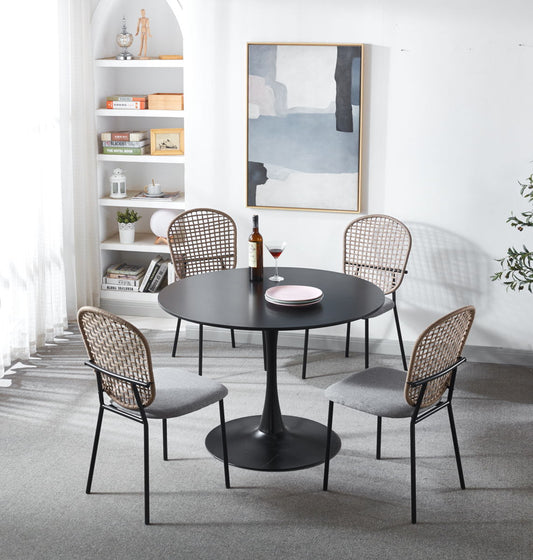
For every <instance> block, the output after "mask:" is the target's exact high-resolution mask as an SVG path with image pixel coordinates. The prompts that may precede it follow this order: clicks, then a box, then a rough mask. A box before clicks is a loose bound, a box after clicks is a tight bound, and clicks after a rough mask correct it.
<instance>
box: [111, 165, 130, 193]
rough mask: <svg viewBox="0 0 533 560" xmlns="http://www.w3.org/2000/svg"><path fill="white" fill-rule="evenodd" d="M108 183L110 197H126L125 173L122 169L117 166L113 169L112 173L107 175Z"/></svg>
mask: <svg viewBox="0 0 533 560" xmlns="http://www.w3.org/2000/svg"><path fill="white" fill-rule="evenodd" d="M109 185H110V188H111V191H110V193H109V196H110V197H111V198H126V196H127V195H126V175H124V171H122V169H120V168H119V167H117V168H116V169H113V175H111V177H109Z"/></svg>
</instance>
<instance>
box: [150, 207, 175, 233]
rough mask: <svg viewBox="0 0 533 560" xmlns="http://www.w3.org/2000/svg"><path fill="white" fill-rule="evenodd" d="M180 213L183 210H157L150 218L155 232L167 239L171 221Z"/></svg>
mask: <svg viewBox="0 0 533 560" xmlns="http://www.w3.org/2000/svg"><path fill="white" fill-rule="evenodd" d="M180 214H181V212H178V211H176V210H156V211H155V212H154V213H153V214H152V217H151V218H150V229H151V230H152V232H153V234H154V235H155V236H156V237H162V238H164V239H166V237H167V234H168V226H169V225H170V222H172V220H173V219H174V218H175V217H176V216H179V215H180Z"/></svg>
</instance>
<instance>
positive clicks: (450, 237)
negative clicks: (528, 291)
mask: <svg viewBox="0 0 533 560" xmlns="http://www.w3.org/2000/svg"><path fill="white" fill-rule="evenodd" d="M406 225H407V227H408V228H409V230H410V231H411V235H412V237H413V246H412V249H411V255H410V257H409V262H408V266H407V269H408V274H407V276H406V278H405V280H404V282H405V283H404V285H402V286H401V288H400V291H399V292H398V293H399V298H400V297H401V302H402V303H405V304H407V305H408V306H409V307H411V309H412V310H414V312H415V313H416V315H417V316H418V317H420V316H424V314H427V317H426V321H425V322H426V323H427V324H429V323H430V322H431V321H433V320H435V314H442V315H444V314H445V313H448V312H450V311H452V310H454V309H457V308H459V307H462V306H463V305H470V304H471V305H474V306H475V307H476V308H478V309H482V308H486V306H487V305H488V303H489V298H488V284H489V282H490V275H491V274H492V273H493V272H494V269H495V267H496V263H494V261H493V260H492V259H491V258H490V256H489V255H487V254H486V253H484V252H483V250H482V249H481V248H480V247H479V246H478V245H476V244H474V243H472V242H471V241H469V240H468V239H466V238H464V237H461V236H459V235H457V234H455V233H453V232H450V231H448V230H444V229H440V228H437V227H435V226H430V225H427V224H421V223H406ZM400 305H401V303H400Z"/></svg>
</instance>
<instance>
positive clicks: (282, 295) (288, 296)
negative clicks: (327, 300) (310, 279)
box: [265, 285, 323, 304]
mask: <svg viewBox="0 0 533 560" xmlns="http://www.w3.org/2000/svg"><path fill="white" fill-rule="evenodd" d="M322 295H323V294H322V290H320V289H319V288H314V287H313V286H291V285H283V286H273V287H272V288H269V289H268V290H267V291H266V292H265V297H266V298H267V299H268V300H269V301H271V302H274V303H285V304H287V303H289V304H290V303H314V302H315V301H318V300H319V299H320V298H322Z"/></svg>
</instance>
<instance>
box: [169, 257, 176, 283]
mask: <svg viewBox="0 0 533 560" xmlns="http://www.w3.org/2000/svg"><path fill="white" fill-rule="evenodd" d="M175 281H176V269H175V268H174V263H173V262H172V261H168V272H167V283H168V284H172V283H173V282H175Z"/></svg>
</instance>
